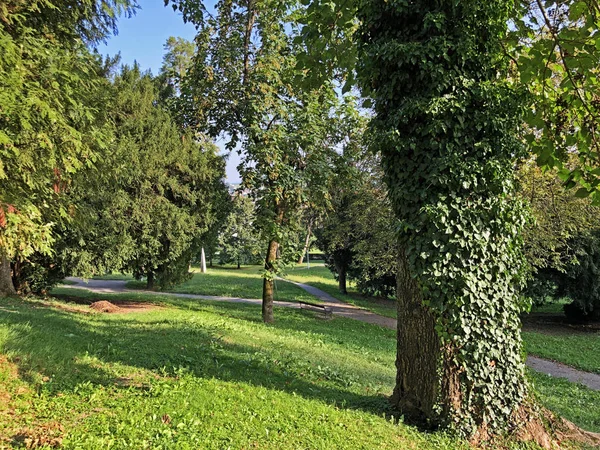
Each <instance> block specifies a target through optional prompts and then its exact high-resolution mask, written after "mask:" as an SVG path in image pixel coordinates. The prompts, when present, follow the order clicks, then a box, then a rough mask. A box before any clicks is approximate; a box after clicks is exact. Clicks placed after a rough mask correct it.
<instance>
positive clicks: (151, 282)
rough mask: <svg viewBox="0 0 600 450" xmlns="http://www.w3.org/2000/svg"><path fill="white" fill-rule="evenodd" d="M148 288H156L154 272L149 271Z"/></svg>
mask: <svg viewBox="0 0 600 450" xmlns="http://www.w3.org/2000/svg"><path fill="white" fill-rule="evenodd" d="M146 289H154V272H148V276H147V279H146Z"/></svg>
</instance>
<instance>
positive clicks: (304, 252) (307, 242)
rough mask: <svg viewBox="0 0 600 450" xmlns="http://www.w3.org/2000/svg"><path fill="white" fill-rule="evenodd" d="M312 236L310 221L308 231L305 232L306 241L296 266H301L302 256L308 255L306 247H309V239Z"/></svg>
mask: <svg viewBox="0 0 600 450" xmlns="http://www.w3.org/2000/svg"><path fill="white" fill-rule="evenodd" d="M311 236H312V219H311V220H310V221H309V222H308V230H306V240H305V241H304V249H303V251H302V254H301V255H300V258H298V264H302V263H303V262H304V256H305V255H307V254H308V250H309V248H308V246H309V245H310V237H311Z"/></svg>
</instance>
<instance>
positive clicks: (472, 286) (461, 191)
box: [358, 0, 527, 439]
mask: <svg viewBox="0 0 600 450" xmlns="http://www.w3.org/2000/svg"><path fill="white" fill-rule="evenodd" d="M513 4H514V3H513V2H510V1H508V0H491V1H489V2H481V1H476V0H465V1H460V2H454V1H452V2H451V1H440V2H430V1H427V0H416V1H413V2H409V3H402V2H388V1H386V0H372V1H369V2H362V3H361V7H360V9H359V16H360V18H361V20H362V25H361V30H360V36H361V44H360V52H361V54H360V56H359V67H358V74H359V77H360V78H361V84H362V86H363V89H364V91H365V94H367V95H369V96H370V97H371V98H372V99H373V100H374V108H375V117H374V119H373V121H372V124H371V128H372V130H373V131H374V133H376V136H377V137H376V139H373V145H374V146H375V149H376V150H378V151H379V152H380V153H381V155H382V166H383V169H384V172H385V181H386V183H387V185H388V188H389V197H390V200H391V202H392V205H393V208H394V211H395V213H396V216H397V217H398V219H399V220H400V224H401V228H400V230H401V231H400V236H399V238H400V244H401V247H402V248H403V249H404V252H405V258H403V260H402V262H401V270H400V277H399V283H398V293H399V297H398V298H399V304H398V359H397V366H398V376H397V386H396V388H395V390H394V396H393V398H392V400H393V401H394V403H395V405H396V406H397V407H398V408H399V409H400V410H402V411H403V412H404V413H405V415H406V416H407V418H410V417H412V418H413V419H417V420H423V419H426V420H427V421H428V422H429V423H431V424H432V425H442V426H447V427H450V428H452V429H454V430H456V431H457V432H458V433H459V434H461V435H463V436H465V437H470V438H476V439H485V438H486V437H488V436H490V435H493V434H494V433H496V432H502V431H503V430H505V429H506V428H507V427H508V426H509V424H510V423H511V420H512V418H513V417H515V414H516V412H517V411H518V410H519V408H520V407H521V405H522V404H523V401H524V399H525V397H526V394H527V388H526V381H525V377H524V362H523V360H522V356H521V337H520V323H519V313H520V312H521V311H522V308H523V305H522V303H521V300H520V296H519V286H518V285H519V283H520V282H521V274H522V263H523V258H522V253H521V250H520V248H521V241H520V231H521V229H522V227H523V225H524V222H525V220H526V213H525V209H524V207H523V205H522V204H521V203H520V201H519V200H517V199H516V196H515V195H514V194H515V184H514V167H515V163H516V160H517V158H518V157H519V156H520V155H522V154H523V149H522V148H521V145H520V143H519V141H518V139H517V138H516V134H517V130H518V127H519V126H520V115H521V112H522V107H521V101H520V98H519V95H518V94H517V93H516V92H515V91H514V88H513V87H512V86H511V85H510V84H509V83H508V82H506V81H503V80H506V79H507V77H506V76H504V74H505V73H506V67H505V60H506V58H505V57H504V55H503V53H502V48H501V44H500V43H501V42H502V39H503V38H505V36H506V33H507V22H508V19H509V18H510V12H511V11H510V10H511V7H512V6H513Z"/></svg>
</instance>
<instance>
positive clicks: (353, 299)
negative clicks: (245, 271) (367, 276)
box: [285, 263, 396, 318]
mask: <svg viewBox="0 0 600 450" xmlns="http://www.w3.org/2000/svg"><path fill="white" fill-rule="evenodd" d="M285 277H286V278H287V279H289V280H292V281H297V282H300V283H305V284H309V285H311V286H314V287H316V288H319V289H321V290H322V291H325V292H327V293H328V294H329V295H332V296H333V297H335V298H337V299H339V300H342V301H345V302H347V303H351V304H353V305H356V306H360V307H361V308H365V309H368V310H370V311H373V312H374V313H376V314H380V315H382V316H386V317H393V318H396V302H395V301H393V300H385V299H376V298H369V297H365V296H363V295H361V294H359V293H358V292H357V291H356V289H354V288H353V286H352V284H351V283H350V286H349V287H348V294H347V295H344V294H341V293H340V291H339V290H338V284H337V281H336V280H335V279H334V278H333V275H332V274H331V271H330V270H329V269H328V268H327V267H325V265H324V264H323V263H316V264H315V263H311V265H310V269H307V268H306V266H298V267H295V268H293V269H290V270H289V271H288V273H287V274H286V276H285Z"/></svg>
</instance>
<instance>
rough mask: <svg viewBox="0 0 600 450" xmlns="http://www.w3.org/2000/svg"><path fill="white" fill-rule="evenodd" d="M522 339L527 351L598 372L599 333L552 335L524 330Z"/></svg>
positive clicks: (599, 359)
mask: <svg viewBox="0 0 600 450" xmlns="http://www.w3.org/2000/svg"><path fill="white" fill-rule="evenodd" d="M523 341H524V342H525V349H526V350H527V353H530V354H532V355H537V356H539V357H541V358H546V359H551V360H554V361H559V362H561V363H564V364H567V365H569V366H572V367H576V368H578V369H581V370H585V371H587V372H596V373H600V333H577V334H575V333H574V334H567V333H561V334H557V335H552V334H547V333H539V332H533V331H524V332H523Z"/></svg>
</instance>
